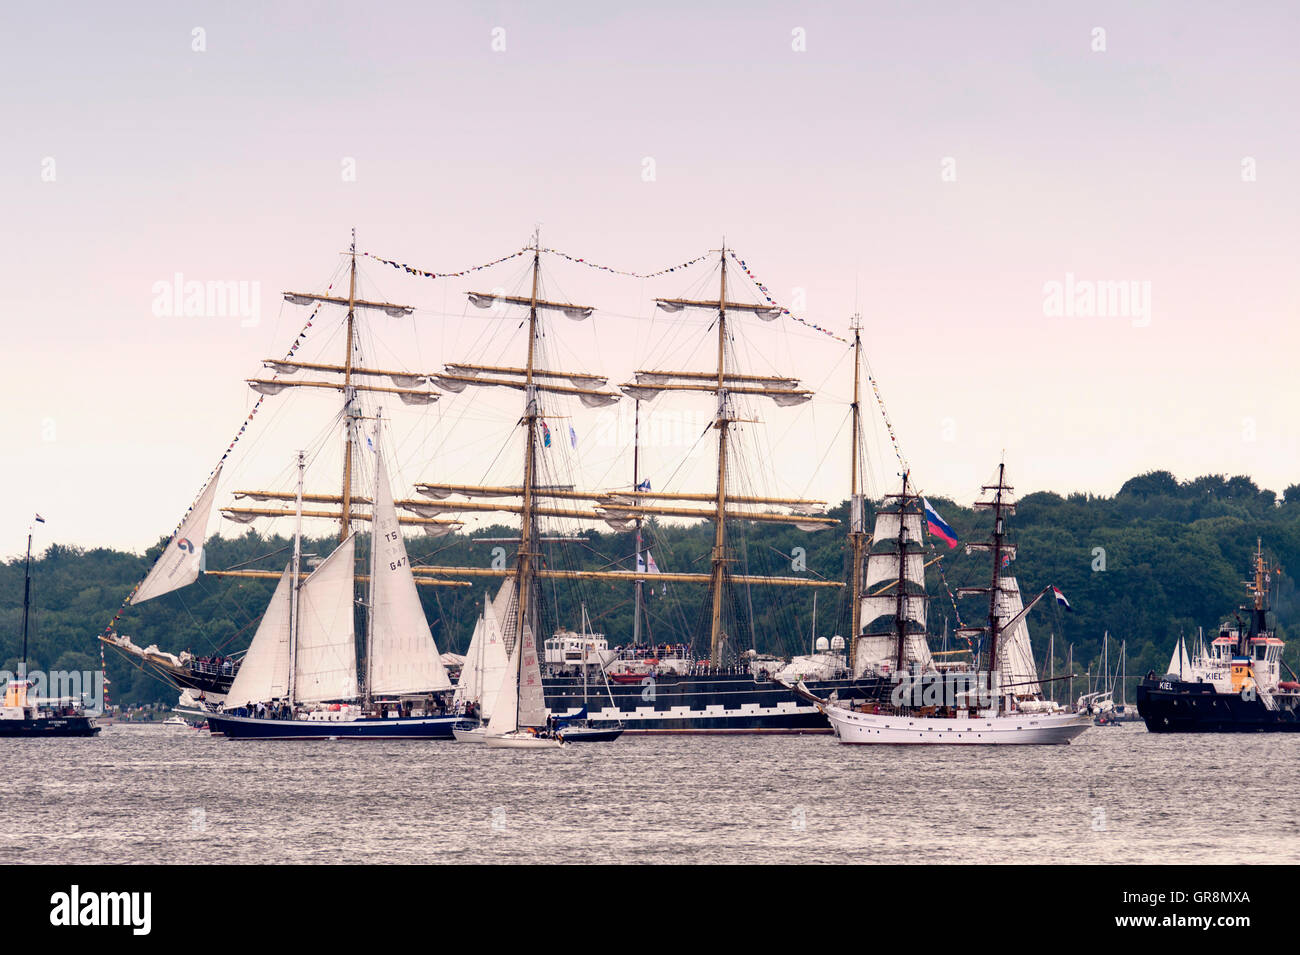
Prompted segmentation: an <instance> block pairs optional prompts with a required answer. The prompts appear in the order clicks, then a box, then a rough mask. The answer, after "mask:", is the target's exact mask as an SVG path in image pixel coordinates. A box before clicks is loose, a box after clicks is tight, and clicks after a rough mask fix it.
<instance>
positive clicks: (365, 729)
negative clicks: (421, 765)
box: [208, 714, 459, 739]
mask: <svg viewBox="0 0 1300 955" xmlns="http://www.w3.org/2000/svg"><path fill="white" fill-rule="evenodd" d="M458 719H459V717H455V716H420V717H403V718H400V719H396V718H395V719H360V720H339V721H337V722H336V721H331V720H268V719H258V718H256V717H250V716H226V715H218V714H209V715H208V727H209V729H210V730H211V731H212V734H213V735H214V736H215V735H218V734H219V735H222V736H225V737H227V738H228V739H451V738H452V735H451V729H452V727H453V726H454V725H455V724H456V723H457V721H458Z"/></svg>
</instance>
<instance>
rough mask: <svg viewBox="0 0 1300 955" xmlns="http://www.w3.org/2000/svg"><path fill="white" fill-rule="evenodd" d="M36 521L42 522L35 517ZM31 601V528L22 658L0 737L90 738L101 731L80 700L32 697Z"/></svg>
mask: <svg viewBox="0 0 1300 955" xmlns="http://www.w3.org/2000/svg"><path fill="white" fill-rule="evenodd" d="M36 520H37V521H39V522H41V523H45V520H44V518H42V517H40V516H39V515H37V517H36ZM31 602H32V529H31V528H29V529H28V531H27V563H26V570H25V572H24V574H23V655H22V660H21V662H20V664H19V667H18V675H17V676H16V677H10V679H9V681H8V683H7V684H6V685H5V688H4V705H3V706H0V736H31V737H41V738H48V737H57V736H94V735H95V734H96V733H98V732H99V731H100V729H101V727H100V726H99V724H98V723H97V722H96V721H95V718H94V717H93V716H91V715H89V714H87V713H86V709H85V702H84V701H83V700H82V699H81V698H80V697H63V698H58V699H49V698H46V699H42V698H38V697H36V696H35V695H34V694H32V692H31V691H32V689H33V686H34V683H33V681H32V680H30V679H29V678H28V676H27V630H28V622H29V619H30V616H31Z"/></svg>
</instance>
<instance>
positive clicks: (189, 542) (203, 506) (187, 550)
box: [131, 467, 221, 604]
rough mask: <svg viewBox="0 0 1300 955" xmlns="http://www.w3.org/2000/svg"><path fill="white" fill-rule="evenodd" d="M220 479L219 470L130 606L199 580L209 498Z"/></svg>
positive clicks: (136, 593)
mask: <svg viewBox="0 0 1300 955" xmlns="http://www.w3.org/2000/svg"><path fill="white" fill-rule="evenodd" d="M220 478H221V468H220V467H218V468H217V470H216V471H215V472H214V473H213V475H212V478H211V479H210V480H209V481H208V485H207V487H205V488H204V489H203V493H202V494H200V495H199V499H198V501H196V502H195V504H194V508H193V510H191V511H190V513H189V516H188V517H186V518H185V520H184V521H183V522H181V526H180V528H179V529H178V530H177V531H176V533H175V535H173V537H172V539H171V540H170V541H168V542H167V546H166V547H165V548H163V552H162V555H161V556H160V557H159V558H158V560H157V561H156V562H155V563H154V565H153V567H152V568H151V569H150V571H149V574H148V576H147V577H145V579H144V580H143V581H142V582H141V583H140V586H139V587H138V588H136V591H135V593H134V594H133V595H132V596H131V603H132V604H138V603H143V602H144V601H146V600H152V599H153V598H154V597H161V596H162V595H163V594H166V593H171V592H172V591H173V590H177V589H179V588H181V587H188V586H189V585H190V584H192V583H194V581H196V580H198V579H199V571H200V570H202V569H203V541H204V539H205V537H206V534H207V530H208V515H209V514H210V513H211V511H212V498H213V497H214V496H215V495H216V493H217V482H218V481H219V480H220Z"/></svg>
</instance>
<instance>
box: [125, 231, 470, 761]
mask: <svg viewBox="0 0 1300 955" xmlns="http://www.w3.org/2000/svg"><path fill="white" fill-rule="evenodd" d="M356 257H357V253H356V245H355V240H354V242H353V245H352V248H351V250H350V253H349V260H348V261H349V290H348V295H347V297H346V298H342V297H337V296H329V295H314V294H304V293H286V296H285V297H286V299H287V300H288V301H290V302H291V303H293V304H299V305H312V306H314V307H316V308H320V307H326V306H345V307H346V309H347V316H346V339H345V352H344V359H343V362H342V363H341V364H322V363H305V362H300V361H290V360H282V361H273V360H268V362H267V363H268V365H269V366H270V367H272V368H273V369H274V370H275V371H276V372H277V377H276V378H274V379H265V378H255V379H250V380H249V385H250V386H251V387H252V388H253V389H254V390H255V391H257V392H258V393H260V394H263V395H268V396H272V395H277V394H279V393H281V392H283V391H284V390H286V389H288V388H309V389H327V390H333V391H337V392H340V393H341V394H342V396H343V401H342V405H341V407H340V408H339V410H338V412H337V416H336V422H337V423H338V424H340V425H341V427H342V431H343V475H342V493H341V494H339V495H330V494H313V495H310V496H308V495H306V494H305V493H304V489H303V483H304V473H305V471H306V454H305V452H302V451H300V452H298V455H297V468H296V470H297V487H296V490H295V491H294V492H292V493H286V492H278V491H273V490H256V491H239V492H236V498H237V499H240V500H242V499H245V498H252V499H253V500H254V501H255V502H259V503H264V502H281V506H279V507H252V506H246V505H243V504H239V505H236V506H231V507H227V508H224V509H223V514H224V515H225V516H226V517H227V518H228V519H231V520H234V521H237V522H240V523H246V522H248V521H251V520H253V519H255V518H258V517H273V518H274V517H279V518H292V519H293V520H294V522H295V523H294V536H293V557H292V560H291V561H290V562H289V564H288V566H287V567H286V568H285V569H284V571H283V572H280V573H277V572H274V571H264V570H247V569H234V570H224V571H223V570H213V569H209V568H206V567H204V561H203V556H202V553H203V542H204V540H205V534H206V528H207V525H208V519H209V515H210V512H211V509H212V504H213V499H214V496H215V493H216V490H217V487H218V481H219V479H220V477H221V470H222V465H218V467H217V468H216V469H214V473H213V475H212V476H211V477H210V479H209V481H208V483H207V485H206V486H205V488H204V490H203V492H202V493H201V494H200V496H199V498H198V500H197V501H196V503H195V506H194V507H193V508H192V509H191V511H190V513H189V514H188V516H187V517H186V519H185V520H184V521H183V522H182V524H181V526H180V528H179V529H178V530H177V532H176V533H175V534H174V535H173V537H172V539H171V540H170V541H169V542H168V544H167V545H166V546H165V547H164V549H163V553H162V555H161V556H160V557H159V559H158V560H157V562H156V563H155V564H154V566H153V568H152V569H151V571H150V573H149V575H148V576H147V577H146V578H145V580H144V581H143V582H142V583H141V585H140V586H139V587H138V588H137V589H136V591H135V592H134V593H133V594H132V596H131V598H130V602H131V603H133V604H139V603H141V602H143V601H146V600H150V599H153V598H155V597H158V596H161V595H162V594H165V593H170V592H171V591H173V590H176V589H179V588H181V587H184V586H188V585H189V584H192V583H194V582H195V581H196V580H197V579H198V577H199V575H200V572H204V573H206V574H208V575H213V576H218V577H220V576H229V577H244V578H273V579H276V580H277V583H276V587H275V591H274V594H273V595H272V597H271V600H270V603H269V604H268V606H267V608H266V611H265V612H264V613H263V615H262V618H261V621H260V623H259V625H258V628H257V631H256V632H255V634H254V636H253V639H252V643H251V644H250V646H249V648H248V651H247V653H246V655H244V656H243V657H242V659H241V660H240V661H239V663H238V665H237V666H231V667H229V668H228V669H225V668H223V669H225V672H223V674H222V676H223V677H226V676H228V677H229V679H228V681H227V680H223V681H222V682H221V683H217V682H216V681H208V682H207V683H206V685H200V686H199V687H198V689H199V690H200V692H201V694H202V695H203V697H204V699H202V701H201V706H200V711H199V712H200V714H201V715H203V716H206V718H207V720H208V725H209V727H210V728H211V730H212V731H213V733H214V734H222V735H225V736H228V737H232V738H275V739H308V738H423V739H428V738H435V739H450V738H451V728H452V724H453V723H454V722H455V718H454V717H453V716H451V715H450V713H449V709H450V708H449V705H448V700H447V697H448V696H449V692H448V691H450V690H451V686H452V685H451V680H450V678H449V676H448V673H447V670H446V668H445V667H444V665H443V663H442V660H441V656H440V654H439V651H438V648H437V646H436V645H435V643H434V641H433V637H432V634H431V633H430V630H429V625H428V621H427V620H426V618H425V616H424V611H423V608H422V607H421V604H420V599H419V596H418V593H417V592H416V581H415V577H414V575H413V574H412V572H411V565H410V560H409V559H408V557H407V553H406V547H405V543H404V541H403V538H402V530H401V525H402V524H403V523H405V522H408V521H411V522H421V523H425V524H428V525H430V526H432V527H433V528H434V529H435V530H439V529H441V528H442V527H444V526H447V525H448V522H443V521H428V520H425V519H421V518H412V519H402V518H399V517H398V514H397V502H395V501H394V499H393V494H392V488H391V485H390V482H389V477H388V466H387V460H386V455H385V453H384V443H385V439H384V434H383V431H384V428H383V419H382V412H381V410H380V409H379V408H378V407H377V406H376V403H377V402H378V401H380V400H383V398H384V397H385V396H396V398H397V399H398V400H400V401H401V402H402V403H403V404H416V405H422V404H427V403H429V402H431V401H434V400H436V399H437V397H438V395H437V394H436V393H435V392H432V391H430V390H427V389H422V388H420V387H419V385H420V384H421V383H422V379H420V378H418V377H411V376H408V375H405V374H403V373H400V372H389V371H381V370H378V369H374V368H370V367H367V366H365V365H362V364H358V363H357V361H356V357H357V324H358V321H359V314H360V313H362V312H363V311H364V310H382V311H383V312H385V313H387V314H389V315H396V316H403V315H409V314H410V312H411V309H410V308H408V307H406V306H400V305H394V304H392V303H388V302H370V301H367V300H364V299H361V298H359V297H358V296H357V264H356ZM302 370H309V371H311V372H314V373H317V374H319V375H321V376H322V377H321V378H320V379H310V380H302V379H296V378H293V377H292V376H293V375H294V374H296V373H297V372H299V371H302ZM375 377H387V378H390V379H392V380H393V382H394V387H387V386H384V385H379V384H375V383H373V382H372V381H371V379H373V378H375ZM363 398H364V399H366V402H365V404H363V400H362V399H363ZM367 406H370V407H369V408H368V407H367ZM368 411H369V412H370V413H367V412H368ZM372 422H373V428H372V426H371V424H370V423H372ZM331 430H332V429H331ZM363 442H364V445H363ZM363 446H364V447H366V448H370V449H372V450H373V454H372V455H371V456H372V457H373V459H374V465H373V494H372V495H371V496H370V497H368V498H367V497H362V496H360V495H358V494H357V493H356V481H357V475H358V474H359V473H361V472H362V471H368V470H369V468H368V467H365V468H363V467H362V463H361V461H360V460H359V457H360V454H361V452H360V451H358V448H359V447H363ZM223 462H224V458H223ZM288 501H292V503H293V507H292V509H289V508H287V507H285V506H283V504H284V503H287V502H288ZM307 503H310V504H311V505H313V508H312V509H311V510H308V509H306V507H305V505H306V504H307ZM320 505H325V507H324V508H321V507H320ZM357 505H370V508H371V510H370V513H368V514H367V513H364V512H359V511H357V510H356V506H357ZM304 518H324V519H329V520H337V521H338V522H339V531H338V542H337V545H336V546H335V547H334V549H333V550H332V551H331V552H330V553H329V554H328V555H326V556H325V557H324V558H323V559H322V560H320V562H319V563H318V565H317V566H316V567H315V568H314V569H312V570H311V572H310V573H309V574H307V573H305V570H306V566H305V559H304V555H303V553H302V540H303V538H302V522H303V519H304ZM354 523H361V524H368V525H369V530H370V534H369V540H368V549H369V554H368V561H367V563H368V567H367V572H366V573H364V574H359V573H358V548H357V531H356V530H355V529H354V528H353V524H354ZM431 583H432V581H431ZM359 586H360V587H361V588H363V589H364V596H363V597H361V598H360V599H359V600H358V597H357V594H358V588H359ZM358 615H360V616H362V617H363V618H364V623H363V624H362V626H361V627H358V626H357V617H358ZM359 632H361V633H364V641H363V647H364V649H363V650H362V651H361V652H360V653H359V652H358V642H357V636H358V633H359ZM103 639H104V641H105V642H106V643H107V644H108V645H110V646H113V647H115V648H117V649H119V650H121V651H123V652H124V653H126V654H128V655H129V656H131V657H134V658H137V659H138V658H139V654H138V653H134V652H133V650H137V649H138V648H135V647H134V644H132V643H131V642H130V641H129V640H125V639H123V638H121V637H118V636H117V635H116V633H109V634H107V635H106V636H105V637H104V638H103ZM186 669H188V667H187V668H186ZM163 672H164V673H166V672H167V671H165V670H164V671H163ZM195 682H196V681H195V680H193V679H187V680H186V681H185V682H179V681H178V683H179V685H180V686H181V687H183V688H185V689H193V688H195V687H194V683H195Z"/></svg>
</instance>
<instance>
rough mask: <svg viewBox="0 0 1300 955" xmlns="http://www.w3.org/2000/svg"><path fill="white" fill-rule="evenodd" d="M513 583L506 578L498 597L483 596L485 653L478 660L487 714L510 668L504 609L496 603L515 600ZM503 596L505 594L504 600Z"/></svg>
mask: <svg viewBox="0 0 1300 955" xmlns="http://www.w3.org/2000/svg"><path fill="white" fill-rule="evenodd" d="M514 585H515V582H514V580H507V581H506V582H505V583H504V584H502V585H501V590H500V592H499V593H498V595H497V600H496V601H488V600H487V599H486V598H484V605H485V606H484V610H485V613H484V621H483V642H482V644H481V648H482V655H481V657H480V660H479V662H480V665H481V667H482V671H483V677H482V679H483V697H482V700H481V701H480V708H481V709H482V711H483V715H484V718H486V717H488V716H491V715H492V714H493V713H495V712H496V701H497V691H498V690H500V689H501V677H502V675H503V674H504V673H505V672H506V670H508V669H510V657H509V655H508V654H507V653H506V637H505V627H503V626H502V618H501V613H500V610H499V609H498V607H497V604H499V603H502V602H504V603H505V604H506V605H507V606H508V605H509V604H510V603H511V602H512V601H511V599H510V598H511V597H512V596H513V594H514ZM507 587H508V588H509V593H508V594H507V590H506V589H507ZM503 597H505V599H504V601H503V600H502V598H503Z"/></svg>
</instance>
